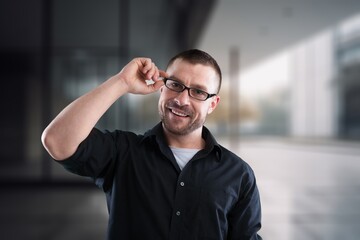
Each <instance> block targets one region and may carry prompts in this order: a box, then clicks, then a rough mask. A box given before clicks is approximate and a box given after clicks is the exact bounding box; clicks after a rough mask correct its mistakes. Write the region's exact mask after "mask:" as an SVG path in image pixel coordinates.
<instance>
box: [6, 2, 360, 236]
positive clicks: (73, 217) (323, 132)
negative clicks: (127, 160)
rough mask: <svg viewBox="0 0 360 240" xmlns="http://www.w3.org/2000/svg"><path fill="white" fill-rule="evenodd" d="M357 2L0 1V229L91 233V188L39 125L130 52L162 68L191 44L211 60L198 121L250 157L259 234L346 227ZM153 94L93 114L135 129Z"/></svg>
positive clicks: (95, 208) (353, 187) (355, 120)
mask: <svg viewBox="0 0 360 240" xmlns="http://www.w3.org/2000/svg"><path fill="white" fill-rule="evenodd" d="M359 12H360V2H359V1H357V0H344V1H332V0H318V1H316V2H314V1H297V2H296V1H279V0H269V1H248V0H239V1H235V0H219V1H205V0H198V1H190V0H182V1H179V0H177V1H168V0H154V1H140V0H133V1H130V0H106V1H96V0H71V1H70V0H32V1H27V0H16V1H12V0H1V1H0V33H1V37H0V78H1V80H2V81H1V88H0V89H1V90H0V91H1V94H0V100H1V101H0V104H1V109H2V115H1V120H0V131H1V135H0V143H1V144H0V185H1V187H2V191H1V195H0V203H1V205H2V206H3V207H1V208H0V212H1V214H0V234H2V235H0V238H4V239H24V238H26V239H37V240H38V239H47V240H48V239H54V240H56V239H101V238H103V236H104V235H105V232H106V224H107V211H106V204H105V199H104V197H103V195H101V192H100V191H98V190H97V189H96V188H95V187H94V186H93V185H92V184H91V183H90V181H88V180H87V179H82V178H80V177H77V176H73V175H71V174H69V173H67V172H65V171H64V170H63V169H62V168H61V167H59V166H58V165H57V164H55V163H54V162H53V161H52V160H51V159H50V157H49V156H48V155H47V153H46V152H45V151H44V149H43V147H42V146H41V143H40V135H41V132H42V130H43V129H44V128H45V127H46V126H47V124H48V123H49V122H50V121H51V120H52V119H53V118H54V117H55V116H56V115H57V114H58V113H59V112H60V111H61V110H62V109H63V108H64V107H65V106H66V105H67V104H69V103H70V102H71V101H72V100H74V99H76V98H77V97H78V96H80V95H82V94H84V93H85V92H87V91H89V90H90V89H92V88H94V87H95V86H97V85H99V84H100V83H102V82H103V81H105V80H106V79H107V78H108V77H110V76H112V75H114V74H116V73H117V72H118V71H120V70H121V68H122V66H123V65H124V64H126V63H127V62H128V61H129V60H130V59H132V58H134V57H138V56H148V57H151V58H152V59H153V60H154V61H155V62H156V63H157V64H158V66H159V67H160V68H165V67H166V63H167V61H168V59H169V58H170V57H171V56H173V55H174V54H175V53H177V52H178V51H181V50H184V49H187V48H194V47H196V48H201V49H204V50H205V51H208V52H209V53H210V54H211V55H213V56H214V57H215V58H216V59H217V60H218V62H219V65H220V66H221V68H222V71H223V88H222V90H221V92H220V96H221V103H220V105H219V107H218V108H217V109H216V111H215V112H214V113H213V114H212V115H211V116H210V117H209V119H208V121H207V123H206V124H207V126H208V127H209V128H210V129H211V130H212V131H214V133H215V134H216V135H217V136H218V137H219V138H220V140H221V141H220V142H221V143H223V144H224V145H225V146H228V147H229V148H231V149H232V150H233V151H235V152H236V153H238V154H239V155H240V156H241V157H243V158H244V159H245V160H246V161H247V162H249V163H250V165H251V166H252V167H253V168H254V170H255V173H256V175H257V179H258V185H259V188H260V193H261V196H262V204H263V212H264V222H263V224H264V227H263V230H262V232H261V235H262V236H263V237H264V239H277V240H283V239H284V240H287V239H295V240H296V239H309V240H310V239H311V240H313V239H314V240H315V239H334V240H335V239H336V240H337V239H346V240H355V239H358V236H359V235H360V232H359V229H358V226H359V224H360V212H359V210H357V206H358V205H359V204H360V191H359V186H360V178H359V171H360V161H359V160H360V152H359V150H358V148H359V146H360V70H359V69H360V15H359ZM157 98H158V95H157V94H153V95H150V96H141V97H139V96H135V95H128V96H125V97H123V98H121V99H120V100H119V101H118V102H116V103H115V104H114V105H113V106H112V107H111V108H110V109H109V111H108V112H107V113H106V114H105V115H104V117H103V118H102V119H101V120H100V121H99V123H98V124H97V126H98V127H99V128H101V129H109V130H113V129H116V128H118V129H126V130H132V131H136V132H139V133H141V132H143V131H145V130H146V129H148V128H150V127H151V126H153V125H154V124H155V123H157V122H158V121H159V117H158V112H157ZM19 229H21V231H20V230H19ZM74 229H77V231H74Z"/></svg>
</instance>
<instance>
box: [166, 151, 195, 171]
mask: <svg viewBox="0 0 360 240" xmlns="http://www.w3.org/2000/svg"><path fill="white" fill-rule="evenodd" d="M170 149H171V151H172V152H173V154H174V157H175V159H176V162H177V164H178V165H179V167H180V169H181V170H182V169H183V168H184V167H185V165H186V164H187V163H188V162H189V161H190V160H191V159H192V158H193V157H194V155H195V154H196V153H197V152H198V151H200V149H193V148H175V147H170Z"/></svg>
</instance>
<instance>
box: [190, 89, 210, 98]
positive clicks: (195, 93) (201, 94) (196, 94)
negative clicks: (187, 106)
mask: <svg viewBox="0 0 360 240" xmlns="http://www.w3.org/2000/svg"><path fill="white" fill-rule="evenodd" d="M191 94H192V95H193V96H194V97H198V98H206V97H207V95H208V94H207V93H206V92H204V91H202V90H200V89H191Z"/></svg>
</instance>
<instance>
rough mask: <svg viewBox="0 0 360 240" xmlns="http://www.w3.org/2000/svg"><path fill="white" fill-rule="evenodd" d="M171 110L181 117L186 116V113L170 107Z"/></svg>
mask: <svg viewBox="0 0 360 240" xmlns="http://www.w3.org/2000/svg"><path fill="white" fill-rule="evenodd" d="M171 111H172V112H173V113H174V114H176V115H178V116H181V117H186V116H187V115H186V114H184V113H181V112H177V111H175V110H174V109H171Z"/></svg>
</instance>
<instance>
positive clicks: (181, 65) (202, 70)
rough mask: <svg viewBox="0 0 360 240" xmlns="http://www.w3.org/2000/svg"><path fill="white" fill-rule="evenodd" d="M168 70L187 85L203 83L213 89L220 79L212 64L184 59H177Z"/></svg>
mask: <svg viewBox="0 0 360 240" xmlns="http://www.w3.org/2000/svg"><path fill="white" fill-rule="evenodd" d="M166 72H167V73H168V74H169V75H170V76H171V77H174V78H176V79H177V80H179V81H181V82H183V83H184V84H186V85H190V86H191V85H202V86H204V87H206V88H207V89H211V90H212V89H213V85H214V86H216V84H217V81H218V79H217V75H216V72H215V70H214V69H213V68H212V67H211V66H207V65H204V64H199V63H198V64H193V63H190V62H188V61H185V60H182V59H176V60H175V61H174V62H173V63H172V64H171V65H170V66H169V67H168V68H167V70H166Z"/></svg>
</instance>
